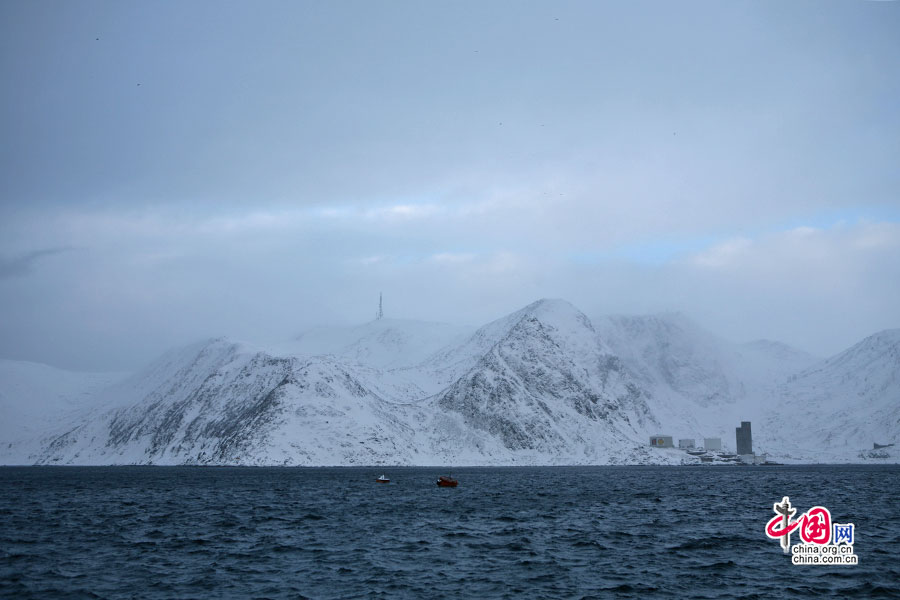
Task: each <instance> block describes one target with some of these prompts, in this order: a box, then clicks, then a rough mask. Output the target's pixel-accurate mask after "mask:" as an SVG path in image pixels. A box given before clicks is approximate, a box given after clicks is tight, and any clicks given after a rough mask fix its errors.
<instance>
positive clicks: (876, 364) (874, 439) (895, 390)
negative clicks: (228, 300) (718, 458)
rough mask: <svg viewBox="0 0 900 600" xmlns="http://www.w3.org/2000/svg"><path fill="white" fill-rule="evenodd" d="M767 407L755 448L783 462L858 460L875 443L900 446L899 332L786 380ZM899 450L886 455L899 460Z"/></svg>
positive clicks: (866, 341)
mask: <svg viewBox="0 0 900 600" xmlns="http://www.w3.org/2000/svg"><path fill="white" fill-rule="evenodd" d="M770 405H771V407H772V408H771V411H770V412H769V414H768V417H767V419H766V421H765V424H766V427H765V428H764V429H763V430H762V431H763V432H764V434H763V435H762V436H760V437H759V438H758V439H759V440H760V442H759V446H760V447H761V448H763V449H765V448H767V447H768V448H770V449H771V450H772V451H773V452H774V453H776V454H778V455H781V456H784V457H785V458H787V459H792V460H802V461H816V462H829V461H840V462H843V461H859V460H860V459H865V458H867V456H865V455H863V456H861V455H860V453H861V451H864V450H865V451H868V450H871V449H872V447H873V443H879V444H888V443H894V444H897V446H900V329H891V330H886V331H882V332H880V333H877V334H875V335H872V336H870V337H868V338H866V339H864V340H863V341H861V342H860V343H858V344H856V345H855V346H853V347H852V348H850V349H848V350H846V351H844V352H842V353H840V354H838V355H836V356H833V357H832V358H829V359H828V360H825V361H822V362H820V363H818V364H816V365H815V366H813V367H811V368H809V369H806V370H805V371H803V372H801V373H799V374H797V375H794V376H792V377H790V378H788V381H787V382H785V383H784V384H783V385H782V386H780V387H779V388H778V389H777V390H776V391H775V392H774V393H773V398H772V401H771V404H770ZM754 437H756V434H754ZM897 446H895V447H894V448H893V449H888V450H885V452H884V454H885V455H888V456H892V457H893V460H895V461H896V460H898V459H900V449H898V447H897ZM866 454H867V453H866Z"/></svg>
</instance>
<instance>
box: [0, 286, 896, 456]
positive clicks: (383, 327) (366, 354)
mask: <svg viewBox="0 0 900 600" xmlns="http://www.w3.org/2000/svg"><path fill="white" fill-rule="evenodd" d="M898 346H900V332H898V331H887V332H882V333H881V334H878V335H876V336H872V337H871V338H868V339H867V340H865V341H863V342H862V343H860V344H859V345H857V346H855V347H854V348H851V349H850V350H848V351H847V352H844V353H842V354H840V355H838V356H836V357H834V358H832V359H828V360H826V361H819V362H816V359H814V358H812V357H810V356H808V355H806V354H804V353H802V352H800V351H797V350H794V349H792V348H790V347H788V346H785V345H783V344H779V343H777V342H768V341H762V342H753V343H751V344H732V343H730V342H726V341H724V340H721V339H719V338H716V337H715V336H713V335H711V334H709V333H707V332H705V331H703V330H702V329H701V328H699V327H697V326H696V325H695V324H693V323H692V322H690V321H689V320H688V319H686V318H685V317H683V316H680V315H671V314H670V315H656V316H649V317H605V318H602V319H597V320H596V322H595V323H592V322H591V321H590V320H589V319H588V318H587V317H586V316H585V315H584V314H583V313H581V312H580V311H579V310H578V309H576V308H575V307H573V306H572V305H571V304H569V303H568V302H565V301H562V300H541V301H538V302H535V303H533V304H531V305H529V306H527V307H525V308H523V309H521V310H518V311H516V312H514V313H512V314H510V315H507V316H505V317H502V318H500V319H497V320H496V321H493V322H491V323H489V324H487V325H485V326H483V327H481V328H479V329H477V330H475V331H474V332H472V331H468V330H466V329H465V328H456V327H453V326H449V325H442V324H434V323H423V322H417V321H402V320H396V319H379V320H376V321H373V322H370V323H366V324H364V325H360V326H357V327H351V328H343V329H341V328H335V329H317V330H313V331H311V332H307V333H306V334H304V335H302V336H300V337H299V338H298V339H294V340H290V341H288V342H285V343H282V344H268V345H255V344H248V343H238V342H234V341H230V340H226V339H213V340H208V341H205V342H202V343H198V344H194V345H191V346H188V347H185V348H181V349H176V350H173V351H171V352H168V353H166V354H165V355H163V356H162V357H160V358H159V359H158V360H157V361H155V362H154V363H153V364H151V365H150V366H148V367H147V368H146V369H144V370H143V371H141V372H139V373H137V374H135V375H132V376H130V377H128V378H126V379H122V380H119V381H116V378H115V377H113V376H105V375H84V374H73V373H66V372H61V371H58V370H55V369H51V368H50V367H45V366H42V365H32V364H29V363H13V362H10V361H2V362H0V402H2V404H0V408H2V410H3V417H4V418H3V420H2V422H3V428H2V429H0V434H2V438H0V441H2V444H0V464H23V463H28V464H31V463H42V464H134V463H137V464H150V463H152V464H251V465H266V464H273V465H274V464H279V465H281V464H284V465H354V464H418V465H446V464H457V465H459V464H619V463H632V464H633V463H656V464H673V463H676V464H677V463H680V462H690V461H693V460H695V459H693V458H692V457H689V456H688V455H686V454H684V453H682V452H679V451H677V450H661V449H652V448H649V446H648V444H647V440H648V437H649V436H650V435H652V434H656V433H664V434H669V435H672V436H673V437H675V438H676V439H677V438H678V437H694V438H695V439H696V438H702V437H721V438H722V439H723V442H725V444H726V446H728V447H731V446H732V445H733V443H734V427H735V426H736V425H737V424H738V423H739V422H740V421H741V420H747V419H750V420H752V421H753V427H754V445H755V447H756V449H757V450H758V451H769V452H771V453H772V454H773V455H774V456H775V457H776V458H780V457H784V458H786V459H788V460H797V459H802V460H819V459H821V458H822V457H826V458H827V459H828V460H863V459H866V460H868V457H863V458H860V457H859V451H860V449H865V448H871V445H872V442H873V441H875V442H879V443H888V442H895V441H900V440H898V439H897V438H898V436H897V421H898V418H900V414H898V411H900V396H898V389H900V384H898V378H900V375H898V368H900V367H898V365H900V360H898V353H900V350H898ZM814 363H815V364H814ZM774 407H778V412H775V409H774ZM784 407H789V412H790V414H792V415H795V416H794V417H793V418H792V419H791V421H790V422H785V421H783V420H781V419H780V417H776V416H774V415H781V414H783V413H784ZM810 409H812V412H813V413H814V414H813V415H812V416H809V415H807V414H806V413H808V412H810ZM800 415H803V416H802V418H801V416H800ZM886 452H887V454H888V455H889V460H890V459H891V458H890V456H892V455H890V452H891V451H886ZM897 456H898V457H900V454H898V455H897ZM892 460H900V458H896V459H892Z"/></svg>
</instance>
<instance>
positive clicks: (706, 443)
mask: <svg viewBox="0 0 900 600" xmlns="http://www.w3.org/2000/svg"><path fill="white" fill-rule="evenodd" d="M703 448H704V449H705V450H715V451H716V452H721V451H722V438H703Z"/></svg>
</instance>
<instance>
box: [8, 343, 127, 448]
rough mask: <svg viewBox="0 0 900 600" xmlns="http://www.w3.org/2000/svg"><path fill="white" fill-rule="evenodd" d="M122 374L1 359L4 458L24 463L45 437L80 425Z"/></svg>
mask: <svg viewBox="0 0 900 600" xmlns="http://www.w3.org/2000/svg"><path fill="white" fill-rule="evenodd" d="M122 377H123V375H121V374H117V373H76V372H72V371H65V370H62V369H56V368H53V367H50V366H47V365H42V364H38V363H30V362H23V361H12V360H0V416H2V418H0V444H2V446H3V449H2V450H0V456H5V457H7V459H6V462H23V461H24V460H25V458H26V457H25V456H24V455H23V456H19V455H18V454H17V452H18V453H22V452H24V453H25V454H26V455H27V453H28V452H29V451H33V450H34V448H32V447H30V446H29V444H30V443H33V442H34V440H35V438H36V437H37V436H39V435H40V434H42V433H44V432H46V431H49V430H52V429H53V428H56V427H61V426H65V424H66V423H71V422H76V421H78V420H80V419H82V418H83V417H84V416H85V415H86V414H88V413H89V412H90V411H91V408H92V406H93V404H94V402H95V401H96V399H97V396H98V394H99V393H100V392H101V391H102V390H104V389H105V388H107V387H109V386H110V385H112V384H113V383H114V382H115V381H117V380H119V379H121V378H122Z"/></svg>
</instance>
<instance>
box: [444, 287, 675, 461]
mask: <svg viewBox="0 0 900 600" xmlns="http://www.w3.org/2000/svg"><path fill="white" fill-rule="evenodd" d="M495 340H496V341H495ZM492 341H493V344H492V345H491V346H490V347H489V348H487V349H486V350H485V347H486V346H487V344H488V343H490V342H492ZM477 346H480V349H481V350H484V353H483V354H482V355H481V356H480V357H479V358H478V359H477V362H476V363H475V364H474V365H473V366H472V367H471V368H470V369H469V371H468V372H467V373H465V374H464V375H463V376H462V377H460V378H459V379H457V380H456V381H455V383H453V384H452V385H451V386H450V388H449V389H447V390H446V391H445V392H444V393H442V394H441V395H440V397H439V398H438V399H437V400H436V404H437V406H438V407H439V408H440V409H441V410H437V411H434V412H433V414H435V415H436V420H437V422H438V425H437V427H436V430H437V431H439V432H441V431H444V430H446V431H447V432H448V433H446V434H445V435H443V436H442V438H441V440H440V442H439V443H438V445H439V446H442V447H443V448H444V449H446V450H448V452H447V453H448V454H449V455H456V454H458V453H461V452H464V451H465V450H466V449H471V448H472V446H473V445H474V447H475V448H478V449H479V450H480V453H481V454H498V453H499V454H500V455H501V456H508V457H510V458H513V457H516V456H518V457H523V458H525V459H526V460H527V459H528V457H541V456H542V457H555V460H560V459H562V461H563V462H568V463H573V462H574V463H579V462H588V461H595V462H615V461H616V459H617V455H618V454H621V452H622V449H623V448H631V447H633V446H636V445H642V444H643V441H642V440H643V439H644V437H645V435H647V431H649V430H650V429H655V428H656V427H657V426H658V424H657V423H656V422H655V419H654V418H653V415H652V414H651V413H650V411H649V409H648V407H647V404H646V402H645V399H644V397H643V395H642V393H641V390H640V389H639V388H638V387H637V386H636V385H634V384H633V383H631V382H630V381H629V379H628V377H627V376H626V375H625V374H624V373H623V372H622V370H621V369H620V368H619V364H618V360H617V359H616V357H614V356H612V355H611V354H609V353H608V351H607V350H606V349H605V348H604V347H603V346H602V344H601V343H600V340H599V338H597V335H596V333H595V331H594V329H593V326H592V325H591V323H590V321H589V320H588V319H587V317H585V316H584V314H582V313H581V312H579V311H578V310H577V309H575V308H574V307H573V306H572V305H571V304H569V303H568V302H564V301H560V300H543V301H539V302H536V303H534V304H532V305H530V306H528V307H526V308H525V309H523V310H521V311H519V312H517V313H514V314H513V315H511V316H510V317H507V318H504V319H501V320H499V321H498V322H495V323H492V324H491V325H489V326H488V327H486V328H484V329H483V330H480V331H479V332H478V333H477V334H476V335H475V336H473V339H471V340H469V341H468V342H467V343H465V344H464V345H463V348H465V349H466V350H464V351H458V353H459V354H461V355H465V354H467V353H468V349H469V348H472V347H477ZM449 354H453V352H450V353H449ZM463 432H468V433H469V434H470V435H469V437H468V438H466V437H464V436H462V435H460V434H462V433H463Z"/></svg>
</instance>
